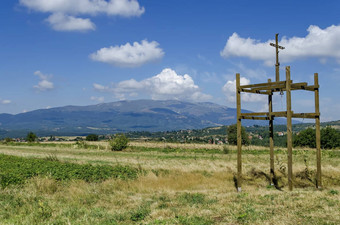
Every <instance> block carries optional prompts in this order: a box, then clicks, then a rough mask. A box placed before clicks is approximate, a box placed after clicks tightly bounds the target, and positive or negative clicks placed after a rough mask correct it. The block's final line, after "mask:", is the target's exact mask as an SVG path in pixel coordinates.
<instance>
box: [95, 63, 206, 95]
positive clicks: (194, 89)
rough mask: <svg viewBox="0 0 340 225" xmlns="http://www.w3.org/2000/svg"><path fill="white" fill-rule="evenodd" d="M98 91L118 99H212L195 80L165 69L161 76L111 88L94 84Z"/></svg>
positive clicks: (113, 85)
mask: <svg viewBox="0 0 340 225" xmlns="http://www.w3.org/2000/svg"><path fill="white" fill-rule="evenodd" d="M93 87H94V89H95V90H97V91H101V92H111V93H114V95H115V97H116V98H119V99H125V98H126V95H129V96H136V95H138V94H148V95H150V96H151V98H152V99H155V100H162V99H178V100H189V101H207V100H209V99H211V98H212V97H211V96H210V95H207V94H204V93H202V92H201V90H200V88H199V87H198V86H197V85H196V84H195V82H194V80H193V79H192V78H191V77H190V76H189V75H188V74H185V75H178V74H177V73H176V72H175V71H174V70H172V69H169V68H167V69H164V70H163V71H162V72H161V73H160V74H158V75H156V76H153V77H150V78H147V79H145V80H142V81H136V80H134V79H131V80H125V81H122V82H119V83H117V84H112V85H111V86H103V85H100V84H93Z"/></svg>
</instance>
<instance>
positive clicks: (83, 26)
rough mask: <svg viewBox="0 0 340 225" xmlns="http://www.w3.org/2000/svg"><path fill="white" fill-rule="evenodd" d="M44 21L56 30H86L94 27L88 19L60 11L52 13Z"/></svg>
mask: <svg viewBox="0 0 340 225" xmlns="http://www.w3.org/2000/svg"><path fill="white" fill-rule="evenodd" d="M46 21H47V22H49V24H50V25H51V26H52V28H53V29H54V30H57V31H87V30H95V29H96V25H95V24H94V23H92V22H91V20H90V19H82V18H76V17H74V16H68V15H64V14H62V13H54V14H52V15H51V16H49V17H48V18H47V19H46Z"/></svg>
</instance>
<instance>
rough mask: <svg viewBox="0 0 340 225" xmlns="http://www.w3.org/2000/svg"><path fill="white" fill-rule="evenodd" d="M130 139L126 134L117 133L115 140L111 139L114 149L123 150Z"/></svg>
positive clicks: (112, 148)
mask: <svg viewBox="0 0 340 225" xmlns="http://www.w3.org/2000/svg"><path fill="white" fill-rule="evenodd" d="M128 143H129V139H128V138H127V137H126V136H125V135H124V134H116V135H115V138H114V139H113V140H110V146H111V150H112V151H122V150H124V149H126V148H127V146H128Z"/></svg>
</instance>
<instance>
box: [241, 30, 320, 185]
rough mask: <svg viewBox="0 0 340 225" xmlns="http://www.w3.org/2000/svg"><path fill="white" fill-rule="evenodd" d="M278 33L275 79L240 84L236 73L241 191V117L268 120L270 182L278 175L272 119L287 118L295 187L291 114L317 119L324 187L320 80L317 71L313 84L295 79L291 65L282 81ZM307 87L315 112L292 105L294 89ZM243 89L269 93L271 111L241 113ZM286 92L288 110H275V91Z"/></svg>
mask: <svg viewBox="0 0 340 225" xmlns="http://www.w3.org/2000/svg"><path fill="white" fill-rule="evenodd" d="M277 36H278V34H276V44H271V45H272V46H274V47H276V65H275V66H276V82H271V80H270V79H268V82H267V83H260V84H250V85H241V84H240V74H239V73H237V74H236V104H237V190H238V191H241V186H242V137H241V120H242V119H251V120H269V133H270V135H269V146H270V177H271V184H273V179H274V177H275V170H274V129H273V121H274V118H275V117H286V118H287V150H288V186H289V190H290V191H291V190H293V167H292V118H309V119H315V128H316V161H317V172H316V187H317V188H321V149H320V111H319V81H318V74H317V73H315V74H314V85H308V84H307V83H306V82H303V83H293V81H292V80H291V77H290V66H287V67H286V80H285V81H280V78H279V65H280V64H279V62H278V48H281V49H284V48H283V47H281V46H279V45H278V38H277ZM294 90H305V91H312V92H314V100H315V112H314V113H295V112H293V111H292V108H291V91H294ZM241 92H246V93H254V94H261V95H267V96H268V109H269V110H268V112H254V113H241ZM275 92H280V93H283V92H286V102H287V105H286V107H287V110H286V111H281V112H273V98H272V96H273V93H275Z"/></svg>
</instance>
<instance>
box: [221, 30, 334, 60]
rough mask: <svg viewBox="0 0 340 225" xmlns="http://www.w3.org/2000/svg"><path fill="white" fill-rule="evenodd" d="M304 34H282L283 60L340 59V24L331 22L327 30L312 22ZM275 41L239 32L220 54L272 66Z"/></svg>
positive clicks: (281, 52) (231, 37)
mask: <svg viewBox="0 0 340 225" xmlns="http://www.w3.org/2000/svg"><path fill="white" fill-rule="evenodd" d="M307 31H308V34H307V35H306V36H305V37H292V38H287V37H283V38H282V40H281V41H280V42H279V45H281V46H284V47H285V49H284V50H281V51H280V61H282V62H289V61H292V60H296V59H300V58H308V57H316V58H319V59H320V60H321V61H322V62H325V59H326V58H335V59H336V60H337V61H340V41H339V36H340V25H339V26H335V25H332V26H330V27H327V28H325V29H321V28H320V27H318V26H314V25H311V26H309V28H308V29H307ZM271 42H273V43H274V40H268V41H266V42H260V41H258V40H255V39H251V38H242V37H240V36H239V35H238V34H237V33H233V35H232V36H230V37H229V39H228V41H227V43H226V45H225V47H224V49H223V50H222V51H221V53H220V54H221V56H222V57H225V58H228V57H232V56H237V57H247V58H250V59H253V60H262V61H264V62H265V64H266V65H272V64H274V61H275V48H273V47H272V46H270V45H269V44H270V43H271Z"/></svg>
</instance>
